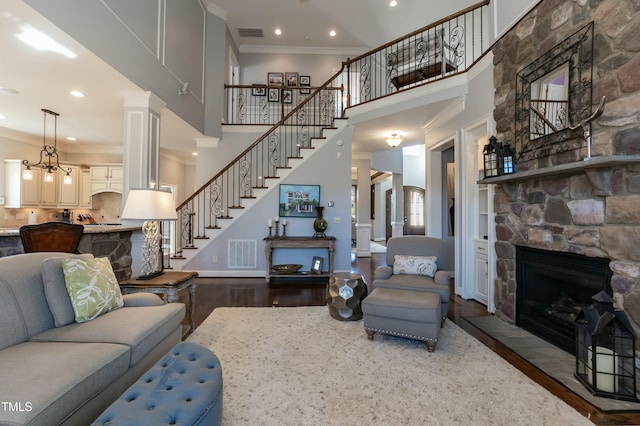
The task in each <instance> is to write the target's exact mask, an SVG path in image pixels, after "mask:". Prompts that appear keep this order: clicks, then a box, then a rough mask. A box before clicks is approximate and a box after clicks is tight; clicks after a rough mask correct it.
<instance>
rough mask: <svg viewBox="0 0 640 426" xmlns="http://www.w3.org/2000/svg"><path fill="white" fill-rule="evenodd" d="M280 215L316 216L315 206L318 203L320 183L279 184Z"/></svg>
mask: <svg viewBox="0 0 640 426" xmlns="http://www.w3.org/2000/svg"><path fill="white" fill-rule="evenodd" d="M279 203H280V205H279V207H278V211H279V215H280V217H312V218H315V217H316V216H317V211H316V207H318V206H319V205H320V185H289V184H281V185H280V198H279Z"/></svg>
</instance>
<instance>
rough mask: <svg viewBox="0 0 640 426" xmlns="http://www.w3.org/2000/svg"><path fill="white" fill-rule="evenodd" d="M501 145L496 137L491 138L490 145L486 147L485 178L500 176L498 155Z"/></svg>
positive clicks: (483, 152)
mask: <svg viewBox="0 0 640 426" xmlns="http://www.w3.org/2000/svg"><path fill="white" fill-rule="evenodd" d="M499 151H500V144H499V143H498V139H496V137H495V136H491V137H490V138H489V143H488V144H486V145H485V146H484V149H483V150H482V154H483V155H484V177H485V178H490V177H495V176H499V175H500V167H499V166H500V165H499V164H498V154H499Z"/></svg>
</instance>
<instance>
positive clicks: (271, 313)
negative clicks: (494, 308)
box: [188, 306, 592, 426]
mask: <svg viewBox="0 0 640 426" xmlns="http://www.w3.org/2000/svg"><path fill="white" fill-rule="evenodd" d="M188 340H189V341H191V342H195V343H200V344H202V345H204V346H206V347H208V348H209V349H211V350H212V351H213V352H214V353H215V354H216V355H217V356H218V358H219V359H220V362H221V364H222V371H223V380H224V387H223V392H224V393H223V398H224V409H223V425H225V426H235V425H305V426H306V425H367V426H369V425H436V424H437V425H464V424H473V425H510V426H512V425H590V424H592V423H591V422H589V421H588V420H587V419H586V418H585V417H583V416H581V415H580V414H579V413H578V412H577V411H575V410H574V409H573V408H571V407H570V406H568V405H567V404H566V403H564V402H563V401H562V400H560V399H559V398H557V397H556V396H554V395H553V394H551V393H550V392H548V391H547V390H545V389H544V388H542V387H541V386H539V385H537V384H536V383H535V382H533V381H532V380H531V379H529V378H528V377H527V376H525V375H524V374H522V373H521V372H520V371H518V370H517V369H516V368H514V367H513V366H512V365H511V364H509V363H508V362H506V361H505V360H503V359H502V358H500V357H499V356H498V355H496V354H495V353H494V352H492V351H491V350H489V349H488V348H486V347H485V346H483V345H482V344H481V343H480V342H479V341H477V340H476V339H475V338H473V337H472V336H470V335H469V334H467V333H466V332H464V331H463V330H462V329H460V328H459V327H458V326H457V325H455V324H453V323H452V322H451V321H446V323H445V326H444V328H443V329H442V330H441V335H440V340H439V342H438V346H437V348H436V351H435V352H433V353H428V352H427V349H426V345H425V344H424V343H423V342H418V341H414V340H409V339H404V338H399V337H391V336H379V335H377V336H376V338H375V340H374V341H369V340H367V336H366V333H365V332H364V330H363V328H362V321H356V322H344V321H338V320H335V319H333V318H332V317H331V316H330V315H329V312H328V309H327V308H326V307H319V306H316V307H295V308H217V309H215V310H214V311H213V313H212V314H211V315H210V316H209V317H208V318H207V319H206V320H205V321H204V322H203V323H202V324H201V325H200V326H199V327H198V328H197V329H196V331H195V332H194V333H193V334H192V335H191V336H190V337H189V339H188Z"/></svg>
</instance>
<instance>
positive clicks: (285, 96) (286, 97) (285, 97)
mask: <svg viewBox="0 0 640 426" xmlns="http://www.w3.org/2000/svg"><path fill="white" fill-rule="evenodd" d="M282 103H283V104H290V103H293V90H292V89H282Z"/></svg>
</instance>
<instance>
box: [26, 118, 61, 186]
mask: <svg viewBox="0 0 640 426" xmlns="http://www.w3.org/2000/svg"><path fill="white" fill-rule="evenodd" d="M42 112H43V113H44V131H43V134H42V151H40V160H39V161H38V162H37V163H30V162H29V161H27V160H22V164H23V165H24V166H25V169H24V171H23V172H22V179H24V180H33V172H32V171H31V167H39V168H41V169H42V170H44V181H45V182H53V172H55V171H58V170H61V171H63V172H64V173H65V176H64V178H63V182H64V183H65V184H66V185H70V184H71V183H72V179H71V168H65V167H62V166H61V165H60V159H59V157H58V116H59V115H60V114H58V113H57V112H54V111H51V110H48V109H45V108H43V109H42ZM47 115H52V116H53V120H54V121H53V122H54V125H53V145H47Z"/></svg>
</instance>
